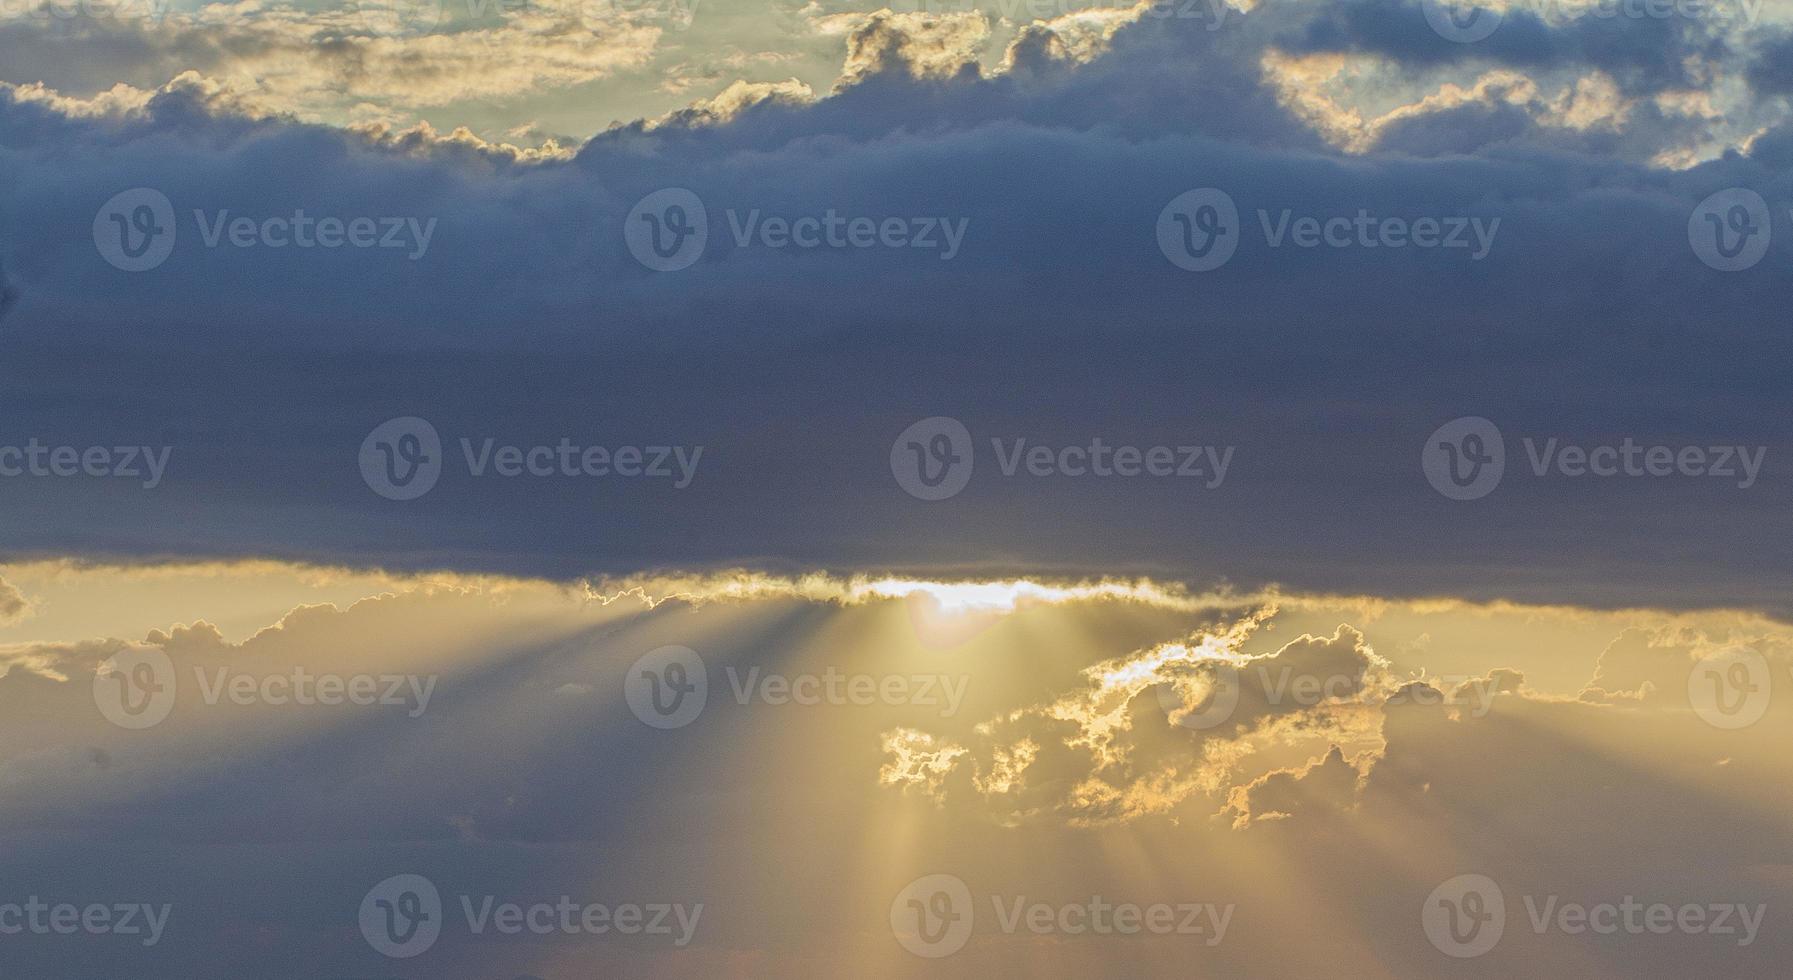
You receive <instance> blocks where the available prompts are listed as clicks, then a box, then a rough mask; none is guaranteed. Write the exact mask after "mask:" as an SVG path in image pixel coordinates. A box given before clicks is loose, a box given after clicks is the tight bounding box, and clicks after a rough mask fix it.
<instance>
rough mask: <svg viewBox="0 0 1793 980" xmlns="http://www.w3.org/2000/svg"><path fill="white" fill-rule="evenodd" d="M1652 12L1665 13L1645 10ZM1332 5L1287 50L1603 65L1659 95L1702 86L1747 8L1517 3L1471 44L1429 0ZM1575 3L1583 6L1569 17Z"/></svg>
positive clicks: (1400, 59)
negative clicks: (1702, 62) (1444, 22)
mask: <svg viewBox="0 0 1793 980" xmlns="http://www.w3.org/2000/svg"><path fill="white" fill-rule="evenodd" d="M1552 9H1554V10H1556V11H1557V12H1558V13H1561V14H1563V15H1564V19H1563V21H1562V22H1554V21H1551V20H1547V19H1546V18H1545V17H1544V16H1542V15H1541V13H1540V11H1545V10H1552ZM1646 9H1648V10H1655V11H1660V12H1661V13H1658V14H1657V15H1655V16H1649V15H1644V14H1645V12H1646ZM1322 10H1323V12H1321V13H1320V14H1318V15H1317V16H1314V17H1313V19H1311V20H1310V21H1308V22H1307V23H1306V24H1304V25H1302V26H1301V27H1300V28H1298V29H1296V30H1292V31H1291V32H1290V33H1289V34H1288V35H1286V36H1285V37H1284V38H1282V39H1281V40H1282V41H1283V42H1284V47H1286V48H1287V49H1288V50H1291V51H1299V52H1308V53H1312V52H1321V51H1349V52H1357V53H1364V54H1374V55H1380V56H1382V57H1385V58H1388V59H1391V60H1392V61H1394V62H1395V63H1397V64H1399V65H1401V66H1405V67H1412V68H1430V67H1439V66H1443V65H1452V64H1461V63H1465V62H1474V61H1492V62H1495V63H1498V64H1502V65H1507V66H1510V67H1513V68H1519V69H1524V70H1528V71H1536V70H1550V69H1572V70H1576V71H1587V70H1588V69H1598V70H1600V71H1604V72H1606V73H1608V74H1610V75H1611V76H1613V78H1614V79H1616V80H1618V81H1619V83H1620V84H1621V85H1623V86H1624V87H1626V88H1627V89H1628V90H1631V91H1634V92H1652V91H1658V90H1661V89H1665V88H1687V87H1691V86H1693V85H1695V84H1696V82H1697V79H1696V78H1695V77H1693V76H1692V75H1691V74H1690V60H1691V59H1694V58H1695V57H1698V58H1704V59H1713V60H1722V59H1724V58H1726V57H1727V56H1728V55H1729V54H1730V47H1729V44H1728V43H1727V41H1726V39H1725V37H1724V36H1723V34H1722V32H1721V30H1720V29H1721V28H1722V27H1724V26H1725V25H1726V24H1728V23H1732V22H1735V21H1741V20H1742V19H1743V18H1744V16H1745V14H1746V11H1747V8H1746V7H1744V6H1743V4H1742V3H1741V0H1736V2H1732V0H1723V2H1715V3H1710V4H1681V5H1679V6H1675V5H1668V4H1658V5H1655V6H1653V7H1650V8H1645V6H1644V5H1643V4H1640V3H1627V4H1623V5H1621V4H1606V5H1603V6H1602V5H1595V6H1592V7H1589V8H1585V9H1584V8H1578V7H1575V6H1572V5H1570V4H1567V3H1563V4H1554V3H1551V2H1549V0H1546V2H1543V3H1538V4H1520V5H1516V6H1514V7H1512V8H1511V9H1509V10H1507V11H1506V13H1505V14H1504V15H1503V17H1502V19H1501V22H1500V26H1499V27H1498V28H1496V29H1495V30H1494V32H1493V33H1492V34H1490V35H1489V36H1488V37H1486V38H1483V39H1481V40H1479V41H1474V42H1471V43H1459V42H1457V41H1453V40H1450V39H1447V38H1445V37H1442V36H1440V35H1439V33H1438V32H1437V31H1434V30H1433V29H1432V27H1431V26H1430V25H1429V24H1428V23H1427V21H1426V13H1425V10H1424V8H1423V7H1422V5H1421V4H1420V3H1417V2H1410V0H1349V2H1346V3H1341V4H1329V5H1325V6H1324V7H1323V8H1322ZM1575 10H1583V12H1582V13H1581V14H1580V15H1579V16H1572V17H1571V16H1568V14H1569V13H1570V12H1571V11H1575ZM1602 11H1604V12H1602ZM1626 11H1633V12H1634V13H1632V14H1630V15H1626V14H1625V12H1626Z"/></svg>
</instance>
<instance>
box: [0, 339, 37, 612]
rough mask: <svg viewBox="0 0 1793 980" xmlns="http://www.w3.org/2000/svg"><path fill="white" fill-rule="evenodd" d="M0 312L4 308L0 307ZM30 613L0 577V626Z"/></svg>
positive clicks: (20, 595) (16, 590)
mask: <svg viewBox="0 0 1793 980" xmlns="http://www.w3.org/2000/svg"><path fill="white" fill-rule="evenodd" d="M0 312H4V308H3V307H0ZM30 613H31V603H30V602H29V601H27V600H26V599H25V594H24V593H22V592H20V591H19V588H18V586H16V585H13V584H12V583H11V582H8V581H7V580H5V579H3V578H0V626H7V625H10V624H12V623H16V622H18V621H19V620H21V619H24V618H25V617H26V616H27V615H30Z"/></svg>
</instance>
